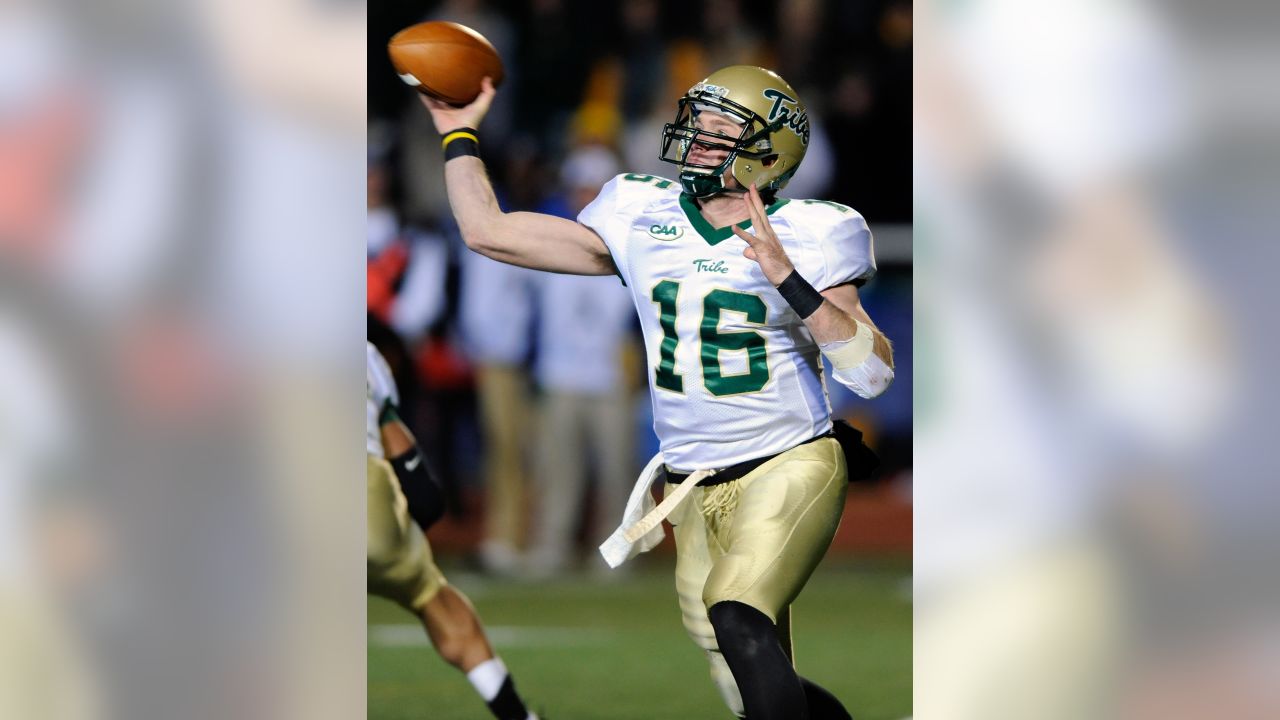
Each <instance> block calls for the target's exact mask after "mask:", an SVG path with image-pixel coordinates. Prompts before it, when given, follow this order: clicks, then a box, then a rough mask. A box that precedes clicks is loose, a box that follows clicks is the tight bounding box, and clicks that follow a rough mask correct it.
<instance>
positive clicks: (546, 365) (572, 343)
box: [526, 146, 639, 575]
mask: <svg viewBox="0 0 1280 720" xmlns="http://www.w3.org/2000/svg"><path fill="white" fill-rule="evenodd" d="M617 174H618V161H617V158H616V157H614V155H613V153H612V152H611V151H610V150H608V149H606V148H604V147H600V146H590V147H584V148H579V149H576V150H574V151H573V152H572V153H571V154H570V155H569V157H568V158H567V159H566V160H565V164H564V166H563V168H562V169H561V173H560V175H561V185H562V186H563V188H564V190H563V193H562V194H559V195H557V196H555V197H552V198H551V199H550V200H548V201H547V202H546V203H545V204H544V205H543V207H542V211H543V212H546V213H548V214H551V215H557V216H559V217H566V218H574V217H577V216H578V213H579V212H581V211H582V209H583V208H585V207H586V206H587V205H588V204H589V203H590V202H591V200H592V199H593V198H594V197H595V196H596V194H597V193H599V192H600V188H601V186H603V185H604V184H605V183H606V182H608V181H609V180H610V179H611V178H613V177H614V176H615V175H617ZM536 280H537V284H536V287H537V293H538V342H537V355H536V358H535V361H534V374H535V378H536V380H537V383H538V388H539V390H540V397H539V400H538V408H539V412H538V427H537V431H536V436H537V438H538V442H537V446H536V451H535V454H534V456H535V463H534V473H535V478H536V488H537V492H536V493H535V497H534V498H533V507H534V508H535V512H534V516H533V520H532V526H533V532H532V543H531V547H530V553H529V557H528V559H527V562H526V569H527V570H528V571H529V572H531V573H533V574H535V575H549V574H554V573H557V572H560V571H562V570H565V569H567V568H569V567H570V565H571V563H572V562H573V559H574V558H573V551H574V538H575V536H576V531H577V529H578V525H579V521H580V520H581V521H582V522H584V523H585V524H586V526H587V527H588V528H589V531H588V537H589V539H590V540H592V542H590V543H589V545H590V547H591V548H592V549H593V552H592V555H593V557H592V563H593V565H594V566H596V567H598V568H600V569H604V567H603V565H601V564H600V561H599V558H596V557H594V555H595V553H594V548H595V547H596V546H597V545H599V544H600V543H601V542H602V541H603V540H604V539H605V537H607V536H608V534H609V531H610V530H611V529H612V528H613V525H614V524H616V518H617V512H618V509H619V508H621V507H623V506H624V505H625V504H626V502H627V493H628V492H629V491H630V488H631V480H632V478H634V477H635V473H636V471H637V470H638V469H639V468H638V467H636V462H635V458H634V455H635V451H634V446H635V442H634V440H633V438H634V436H635V430H634V425H635V422H634V419H635V413H634V412H633V407H634V390H635V389H636V388H635V383H634V382H633V381H632V378H631V377H630V376H629V374H628V372H627V370H628V369H634V365H635V362H636V360H634V359H633V360H632V362H631V363H630V364H628V362H627V361H628V359H629V358H630V353H632V352H633V351H634V348H633V345H632V340H631V338H632V333H631V326H632V322H633V320H632V316H633V313H632V310H631V296H630V294H629V293H628V292H627V290H626V288H624V287H623V286H622V285H621V284H620V283H619V282H618V279H617V278H613V277H586V276H581V275H557V274H553V273H540V274H538V275H537V278H536ZM591 467H594V469H595V478H596V483H595V493H594V500H595V501H594V502H593V503H590V504H589V505H588V496H587V489H588V488H587V477H588V470H589V469H591Z"/></svg>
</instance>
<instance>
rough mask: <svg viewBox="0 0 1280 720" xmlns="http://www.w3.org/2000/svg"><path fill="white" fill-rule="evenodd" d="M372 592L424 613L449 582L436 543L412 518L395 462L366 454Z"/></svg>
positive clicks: (416, 613) (369, 562)
mask: <svg viewBox="0 0 1280 720" xmlns="http://www.w3.org/2000/svg"><path fill="white" fill-rule="evenodd" d="M365 477H366V479H367V481H368V485H369V498H368V509H367V523H368V548H367V552H368V566H367V568H366V570H367V573H368V578H369V580H368V583H369V592H371V593H373V594H374V595H380V596H382V597H385V598H388V599H391V600H394V601H395V602H397V603H399V604H400V605H401V606H402V607H404V608H405V609H407V610H409V611H410V612H412V613H414V614H415V615H421V614H422V609H423V608H424V607H426V604H427V603H428V602H431V599H432V598H433V597H435V595H436V593H438V592H439V591H440V588H442V587H444V586H445V584H446V583H445V579H444V576H443V575H441V574H440V569H439V568H437V567H436V564H435V562H434V561H433V560H432V558H431V546H430V545H429V544H428V543H427V538H426V536H425V535H423V534H422V529H421V528H419V527H418V524H417V523H415V522H414V521H413V518H411V517H410V516H409V504H408V501H406V500H405V497H404V493H403V492H402V491H401V490H400V482H399V480H398V479H397V478H396V475H395V471H394V470H393V469H392V468H391V465H390V464H389V463H387V461H386V460H383V459H382V458H379V457H374V456H373V455H367V457H366V465H365Z"/></svg>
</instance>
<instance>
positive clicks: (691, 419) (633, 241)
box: [578, 174, 876, 470]
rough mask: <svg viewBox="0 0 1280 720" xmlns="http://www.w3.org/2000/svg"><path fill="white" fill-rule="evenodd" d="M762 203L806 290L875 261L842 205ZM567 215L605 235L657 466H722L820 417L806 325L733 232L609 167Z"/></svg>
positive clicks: (816, 429)
mask: <svg viewBox="0 0 1280 720" xmlns="http://www.w3.org/2000/svg"><path fill="white" fill-rule="evenodd" d="M768 212H769V222H770V225H771V226H772V227H773V230H774V233H775V234H776V235H777V236H778V240H779V241H781V243H782V246H783V248H784V249H785V250H786V252H787V256H788V257H789V258H790V259H791V262H792V264H794V265H795V267H796V269H797V270H798V271H799V272H800V274H801V275H802V276H803V277H804V278H805V279H806V280H808V281H809V282H810V283H811V284H812V285H813V286H814V287H815V288H816V289H818V290H825V289H827V288H830V287H834V286H836V285H842V284H845V283H850V282H861V281H864V280H866V279H867V278H870V277H871V276H872V275H873V274H874V273H875V269H876V268H875V259H874V257H873V251H872V241H871V233H870V231H868V229H867V224H866V221H865V220H863V218H862V216H861V215H859V214H858V213H857V212H855V211H854V210H853V209H852V208H848V207H845V206H843V205H839V204H836V203H832V202H827V201H824V200H779V201H778V202H776V203H774V204H773V205H772V206H770V207H769V209H768ZM578 221H579V222H581V223H582V224H583V225H586V226H587V227H589V228H591V229H592V230H594V231H595V232H596V233H597V234H598V235H600V237H601V238H603V239H604V241H605V244H606V245H607V246H608V247H609V253H610V254H611V255H612V256H613V261H614V264H615V265H617V268H618V274H619V275H620V276H621V278H622V281H623V282H624V283H625V284H626V285H627V287H628V288H630V290H631V295H632V298H633V300H634V301H635V305H636V310H637V311H638V312H639V314H640V325H641V328H642V330H643V332H644V341H645V349H646V353H647V356H648V364H649V382H650V386H651V390H652V395H653V416H654V430H655V431H656V432H657V434H658V439H659V441H660V442H661V446H662V454H663V457H664V459H665V461H666V463H667V465H669V466H671V467H673V468H676V469H679V470H701V469H710V468H724V467H727V466H729V465H733V464H735V463H739V462H742V461H744V460H750V459H753V458H758V457H763V456H767V455H772V454H775V453H779V452H782V451H783V450H787V449H789V448H791V447H794V446H796V445H798V444H800V443H802V442H804V441H806V440H808V439H810V438H812V437H814V436H816V435H820V434H822V433H825V432H827V431H828V430H830V429H831V405H830V403H829V401H828V399H827V392H826V385H825V384H824V381H823V378H822V361H821V359H820V357H819V352H818V347H817V345H816V343H814V340H813V336H812V335H810V334H809V330H808V328H806V327H805V326H804V323H803V322H802V321H801V320H800V318H799V316H798V315H796V313H795V311H794V310H792V309H791V307H790V306H789V305H788V304H787V302H786V301H785V300H783V299H782V296H781V295H779V294H778V291H777V290H776V289H775V288H774V287H773V285H772V284H771V283H770V282H769V281H768V280H766V279H765V277H764V273H762V272H761V271H760V266H759V265H757V264H756V263H755V261H754V260H750V259H748V258H746V257H744V256H743V254H742V252H743V250H744V249H746V247H747V245H746V242H745V241H744V240H742V239H740V238H738V237H737V236H736V235H734V234H733V233H732V232H731V231H730V230H729V229H728V228H718V229H717V228H713V227H711V225H710V223H708V222H707V221H706V219H705V218H703V217H702V214H701V213H700V212H699V210H698V208H697V206H695V205H694V204H693V202H692V201H691V200H690V199H689V198H688V197H686V196H684V195H682V194H681V192H680V186H679V184H678V183H675V182H673V181H671V180H665V179H663V178H659V177H654V176H651V175H635V174H627V175H619V176H618V177H616V178H614V179H613V180H611V181H609V183H608V184H607V185H605V186H604V188H603V189H602V190H601V191H600V195H599V196H597V197H596V199H595V200H594V201H593V202H592V203H591V204H590V205H588V206H587V207H586V208H585V209H584V210H583V211H582V213H581V214H580V215H579V216H578ZM741 226H742V227H744V228H749V223H747V222H744V223H742V225H741Z"/></svg>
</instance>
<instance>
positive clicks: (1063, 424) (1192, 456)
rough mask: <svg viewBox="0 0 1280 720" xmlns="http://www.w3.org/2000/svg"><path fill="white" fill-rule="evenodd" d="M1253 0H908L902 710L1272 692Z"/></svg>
mask: <svg viewBox="0 0 1280 720" xmlns="http://www.w3.org/2000/svg"><path fill="white" fill-rule="evenodd" d="M1264 6H1265V4H1257V5H1251V4H1249V3H1230V2H1229V3H1214V4H1213V5H1212V6H1200V7H1198V9H1193V8H1192V7H1190V6H1189V5H1186V6H1175V5H1173V4H1168V3H1162V4H1157V3H1152V2H1142V1H1140V0H1130V1H1126V2H1093V1H1087V2H1072V3H1059V2H1055V3H1020V2H1013V1H1012V0H979V1H978V2H972V3H964V4H955V3H937V2H928V3H923V4H918V5H917V6H916V10H917V15H916V22H917V30H918V37H919V38H920V42H919V44H917V45H916V47H917V51H916V58H915V148H916V152H915V197H916V222H915V227H916V229H917V232H916V245H915V247H916V255H915V261H916V265H915V266H916V269H917V274H916V284H915V287H916V318H917V324H916V328H917V345H916V348H917V365H916V368H917V382H918V387H919V388H920V391H919V392H918V394H917V396H916V397H917V407H916V410H917V414H916V417H917V423H916V433H915V462H916V464H915V475H914V481H915V482H914V491H915V495H914V499H915V508H916V561H917V562H916V597H915V601H916V611H915V620H916V624H915V631H916V633H915V646H916V649H915V668H916V677H915V680H916V685H915V690H916V691H915V698H916V701H915V713H916V717H918V718H929V719H930V720H932V719H933V718H966V719H967V718H973V719H981V720H999V719H1002V718H1018V719H1020V720H1024V719H1026V718H1073V719H1079V718H1108V717H1123V718H1140V719H1147V718H1162V719H1166V720H1167V719H1170V718H1179V719H1180V718H1222V717H1233V718H1264V717H1267V718H1272V717H1277V716H1280V691H1278V690H1277V688H1280V683H1277V678H1278V677H1280V661H1278V660H1277V658H1280V655H1278V654H1277V650H1278V649H1280V613H1278V612H1277V608H1278V607H1280V604H1278V603H1277V600H1278V599H1280V598H1278V597H1277V592H1276V591H1277V589H1278V588H1277V587H1276V579H1277V577H1280V576H1278V575H1277V573H1276V571H1275V553H1274V551H1273V548H1274V547H1275V546H1276V540H1277V537H1276V530H1275V527H1276V524H1275V522H1274V519H1273V517H1274V512H1273V507H1274V499H1275V495H1276V491H1275V489H1274V488H1273V487H1271V486H1272V484H1273V483H1270V482H1269V481H1270V480H1271V479H1272V478H1274V477H1275V465H1276V462H1275V459H1274V457H1273V455H1274V453H1271V452H1268V448H1269V446H1271V445H1273V444H1274V443H1273V442H1272V441H1271V440H1270V438H1269V437H1268V436H1269V435H1270V434H1271V427H1270V426H1271V424H1272V423H1270V422H1269V421H1268V419H1269V417H1270V416H1271V415H1272V414H1273V408H1274V403H1273V398H1274V396H1275V391H1274V390H1273V388H1274V387H1275V383H1273V382H1272V383H1268V382H1265V381H1264V378H1263V377H1262V373H1263V372H1265V371H1266V370H1267V369H1269V368H1270V367H1273V366H1274V362H1271V361H1272V360H1273V359H1274V353H1275V341H1274V333H1272V332H1270V328H1271V327H1273V326H1274V321H1273V320H1272V319H1271V318H1269V317H1268V316H1269V315H1270V314H1271V308H1272V307H1273V306H1274V305H1275V300H1276V298H1275V290H1274V283H1273V282H1271V280H1270V278H1269V277H1268V275H1270V274H1271V270H1272V268H1273V266H1274V265H1273V263H1272V262H1271V260H1272V258H1273V257H1274V256H1275V255H1276V246H1275V245H1274V243H1273V242H1271V238H1270V235H1272V234H1273V233H1272V232H1270V228H1272V227H1274V225H1273V220H1274V219H1275V218H1274V216H1275V203H1274V196H1275V187H1276V184H1275V169H1276V168H1275V163H1274V160H1275V150H1276V145H1275V140H1274V128H1275V126H1276V120H1277V109H1278V108H1277V105H1276V102H1275V93H1274V92H1272V91H1271V90H1270V89H1269V86H1270V84H1271V81H1270V78H1271V76H1273V75H1274V73H1275V72H1276V70H1277V67H1278V66H1280V55H1278V54H1277V51H1276V46H1275V43H1274V40H1273V38H1274V30H1275V29H1276V22H1275V20H1276V18H1275V17H1274V16H1275V15H1276V12H1275V7H1274V5H1271V6H1268V7H1269V8H1270V9H1269V10H1267V9H1265V7H1264ZM1267 29H1269V30H1271V31H1272V32H1271V33H1267V32H1266V31H1265V30H1267Z"/></svg>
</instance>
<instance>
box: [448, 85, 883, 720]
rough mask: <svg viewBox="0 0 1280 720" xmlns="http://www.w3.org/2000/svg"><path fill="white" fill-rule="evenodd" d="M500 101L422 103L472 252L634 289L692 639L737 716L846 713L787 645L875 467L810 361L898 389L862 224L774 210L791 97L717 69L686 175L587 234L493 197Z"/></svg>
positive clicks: (603, 212)
mask: <svg viewBox="0 0 1280 720" xmlns="http://www.w3.org/2000/svg"><path fill="white" fill-rule="evenodd" d="M495 95H496V92H495V90H494V88H493V85H492V83H490V82H489V81H488V79H486V80H485V82H484V88H483V90H482V91H481V94H480V96H479V97H478V98H477V99H476V100H475V101H474V102H472V103H471V104H469V105H467V106H466V107H463V108H456V107H453V106H450V105H448V104H446V103H444V102H441V101H438V100H434V99H431V98H429V97H427V96H425V95H424V96H422V103H423V105H425V106H426V108H427V109H428V111H429V112H430V114H431V117H432V120H433V122H434V123H435V126H436V129H437V131H439V133H440V135H441V137H442V138H443V141H442V147H443V148H444V155H445V159H446V162H445V180H446V186H447V189H448V193H449V202H450V204H451V206H452V207H453V212H454V216H455V218H456V219H457V221H458V225H459V227H460V228H461V230H462V233H463V238H464V240H465V241H466V244H467V247H469V248H470V249H472V250H474V251H476V252H478V253H481V254H484V255H486V256H487V257H491V258H494V259H497V260H501V261H503V262H507V263H510V264H513V265H518V266H521V267H527V268H533V269H538V270H546V271H551V272H559V273H568V274H575V275H608V274H617V275H618V276H619V277H620V278H621V279H622V281H623V284H624V285H626V286H627V287H628V288H629V289H630V290H631V292H632V294H633V300H634V302H635V306H636V308H637V310H638V312H639V316H640V323H641V327H642V329H643V331H644V335H645V345H646V348H647V349H648V360H647V363H646V364H647V365H649V366H651V367H653V373H652V375H651V387H652V398H653V406H654V417H655V422H654V429H655V430H656V431H657V433H658V436H659V439H660V441H661V447H662V452H661V455H662V458H663V460H664V462H665V467H666V475H667V478H668V482H669V485H668V494H669V495H670V496H671V497H670V498H669V500H670V503H673V504H671V505H670V506H669V507H668V504H667V503H664V506H663V508H665V510H664V511H663V515H665V514H671V516H672V524H674V525H676V547H677V560H676V588H677V592H678V594H679V596H680V607H681V610H682V613H683V616H684V624H685V629H686V631H687V632H688V633H689V635H690V637H691V638H692V639H693V640H694V641H695V642H696V643H697V644H698V645H699V646H700V647H701V648H702V649H703V650H704V651H705V652H706V654H707V657H708V659H709V661H710V663H711V671H712V677H713V679H714V680H715V681H716V684H717V686H718V687H719V689H720V691H721V694H722V695H723V697H724V700H725V702H726V704H727V705H728V706H729V707H730V708H731V709H732V710H733V711H734V712H735V713H736V714H737V715H739V716H742V717H751V718H752V719H753V720H769V719H777V720H781V719H782V718H802V719H804V718H811V717H812V718H848V717H849V714H848V712H847V711H846V710H845V709H844V708H843V707H842V706H841V704H840V703H839V701H837V700H836V699H835V698H834V697H833V696H832V695H831V694H830V693H829V692H827V691H826V690H824V689H823V688H821V687H819V686H817V685H816V684H815V683H813V682H811V681H808V680H804V679H803V678H801V677H799V675H798V674H797V673H796V671H795V668H794V665H793V660H792V650H791V627H790V607H791V604H792V602H793V601H794V600H795V599H796V597H797V596H798V595H799V593H800V591H801V590H802V589H803V588H804V586H805V584H806V583H807V582H808V580H809V577H810V575H811V574H812V573H813V571H814V569H815V568H816V567H817V565H818V563H819V561H820V560H821V559H822V557H823V555H825V553H826V550H827V547H828V546H829V545H830V543H831V540H832V538H833V537H834V535H835V531H836V528H837V526H838V524H839V520H840V516H841V515H842V513H843V509H844V504H845V492H846V489H847V485H848V480H849V477H850V474H851V473H852V475H853V476H854V477H857V478H861V477H863V476H864V475H865V474H866V473H867V472H868V471H869V470H870V469H871V468H870V467H867V465H866V461H865V460H864V458H863V452H862V449H861V443H860V439H861V438H860V435H857V436H856V437H854V438H850V436H849V434H851V433H854V432H855V431H852V430H849V431H848V432H847V433H845V434H844V436H843V437H842V438H841V439H840V440H837V437H840V431H839V430H837V429H835V428H834V427H833V424H832V421H831V407H830V403H829V400H828V398H827V395H826V387H825V383H824V381H823V376H822V374H821V368H822V365H821V360H820V359H819V358H820V354H819V352H820V353H821V357H825V358H826V359H827V360H828V361H829V362H830V363H831V364H832V366H833V367H834V371H833V372H832V377H833V378H834V379H835V380H837V381H839V383H840V384H842V385H845V386H846V387H848V388H850V389H852V390H854V391H855V392H856V393H857V394H858V395H860V396H862V397H864V398H867V399H870V398H874V397H877V396H878V395H880V394H881V393H883V392H884V391H885V390H886V389H887V388H888V387H889V384H890V383H891V382H892V380H893V377H894V373H893V369H892V368H893V351H892V348H891V346H890V344H889V341H888V339H887V338H886V337H885V336H884V335H883V333H881V332H880V331H879V330H878V329H877V328H876V327H875V325H874V323H873V322H872V320H871V318H870V316H869V315H868V314H867V312H866V310H865V309H864V308H863V307H862V305H861V302H860V301H859V297H858V286H860V285H862V284H864V283H865V282H866V280H868V279H869V278H870V277H871V276H872V275H874V274H875V269H876V268H875V259H874V257H873V254H872V246H871V234H870V232H869V230H868V229H867V224H866V221H865V220H864V219H863V218H862V216H861V215H860V214H858V213H857V212H856V211H854V210H853V209H852V208H849V207H846V206H843V205H839V204H837V203H832V202H828V201H825V200H816V201H815V200H804V201H800V202H796V203H789V201H788V200H785V199H781V200H780V199H777V198H776V193H777V191H778V190H779V189H781V188H782V187H784V186H785V185H786V184H787V182H788V181H789V180H790V179H791V177H792V176H793V175H794V174H795V172H796V170H797V169H798V168H799V166H800V163H801V161H802V160H803V159H804V155H805V152H806V150H807V149H808V144H809V140H810V135H811V133H810V128H809V124H808V115H807V112H806V109H805V106H804V104H803V102H802V101H801V100H800V96H799V93H797V92H796V91H795V89H794V88H792V87H791V86H790V85H789V84H787V83H786V82H785V81H784V80H782V79H781V78H780V77H778V76H777V75H776V74H775V73H773V72H771V71H768V70H765V69H763V68H759V67H754V66H748V65H735V66H731V67H727V68H723V69H721V70H718V71H716V72H715V73H712V74H711V75H709V76H708V77H707V78H706V79H705V80H702V81H701V82H698V83H696V84H695V85H694V86H693V87H692V88H690V89H689V91H688V92H687V93H686V94H685V96H684V97H682V98H681V99H680V101H679V103H678V104H677V113H676V119H675V122H674V123H670V124H668V125H666V126H665V128H664V130H663V134H662V137H661V140H662V144H661V157H662V158H663V159H664V160H665V161H667V162H671V163H673V164H675V165H676V166H677V167H678V168H679V183H678V184H677V183H675V182H672V181H670V180H664V179H662V178H658V177H653V176H645V175H635V174H626V175H619V176H617V177H616V178H614V179H613V180H611V181H610V182H609V183H608V184H607V185H606V186H605V187H604V189H603V190H601V192H600V194H599V195H598V196H597V197H596V199H595V200H593V201H592V202H591V204H590V205H588V206H587V207H586V208H585V209H584V210H583V211H582V212H581V213H580V214H579V216H578V222H577V223H574V222H571V221H568V220H565V219H563V218H557V217H554V216H551V215H546V214H539V213H527V212H526V213H507V212H503V210H502V209H501V207H500V206H499V204H498V201H497V198H496V197H495V195H494V192H493V188H492V186H491V184H490V182H489V180H488V178H487V176H486V174H485V171H484V164H483V162H481V161H480V160H479V146H478V143H477V141H476V139H475V138H476V133H477V132H478V131H477V130H476V128H478V127H479V126H480V124H481V121H482V120H483V118H484V115H485V113H486V111H487V110H488V108H489V105H490V103H491V102H492V101H493V98H494V96H495ZM655 139H657V138H655ZM748 230H749V231H748ZM744 258H745V259H744ZM682 289H683V290H684V292H683V295H682V293H681V291H682ZM682 318H683V321H682ZM682 345H683V347H684V350H683V352H681V346H682ZM692 348H697V349H696V350H694V349H692ZM846 461H847V463H848V465H846ZM650 480H651V478H648V477H642V478H641V480H640V484H641V487H642V488H643V487H647V483H648V482H649V481H650ZM676 483H678V484H679V487H678V488H677V487H675V484H676ZM695 485H696V487H695ZM691 491H692V492H691ZM686 494H688V495H686ZM685 497H689V498H690V499H689V502H688V503H687V504H684V505H681V499H683V498H685ZM661 517H662V516H656V520H661Z"/></svg>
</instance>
